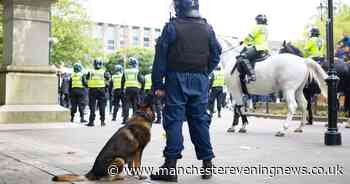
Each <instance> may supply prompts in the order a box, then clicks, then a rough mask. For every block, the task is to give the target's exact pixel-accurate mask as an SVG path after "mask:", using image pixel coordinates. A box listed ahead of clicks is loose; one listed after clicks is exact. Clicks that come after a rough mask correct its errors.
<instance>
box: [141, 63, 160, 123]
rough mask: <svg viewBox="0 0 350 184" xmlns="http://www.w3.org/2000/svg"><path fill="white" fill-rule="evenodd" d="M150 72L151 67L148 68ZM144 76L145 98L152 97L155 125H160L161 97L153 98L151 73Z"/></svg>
mask: <svg viewBox="0 0 350 184" xmlns="http://www.w3.org/2000/svg"><path fill="white" fill-rule="evenodd" d="M150 71H151V72H152V66H151V67H150ZM151 72H150V73H149V74H147V75H145V96H147V95H152V96H153V107H154V109H155V111H156V115H157V119H156V121H155V123H157V124H160V123H161V120H162V113H161V111H162V102H161V100H162V99H161V97H158V96H154V95H153V91H152V73H151Z"/></svg>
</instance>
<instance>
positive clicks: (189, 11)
mask: <svg viewBox="0 0 350 184" xmlns="http://www.w3.org/2000/svg"><path fill="white" fill-rule="evenodd" d="M198 1H199V0H174V7H175V12H176V16H177V17H200V14H199V2H198Z"/></svg>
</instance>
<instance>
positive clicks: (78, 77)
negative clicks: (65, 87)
mask: <svg viewBox="0 0 350 184" xmlns="http://www.w3.org/2000/svg"><path fill="white" fill-rule="evenodd" d="M82 78H83V74H82V73H81V72H79V73H76V72H73V74H72V88H84V86H83V81H82Z"/></svg>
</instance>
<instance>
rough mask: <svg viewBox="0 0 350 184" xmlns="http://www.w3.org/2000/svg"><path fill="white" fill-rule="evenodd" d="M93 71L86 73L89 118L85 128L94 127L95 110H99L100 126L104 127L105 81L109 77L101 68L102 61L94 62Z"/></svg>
mask: <svg viewBox="0 0 350 184" xmlns="http://www.w3.org/2000/svg"><path fill="white" fill-rule="evenodd" d="M93 65H94V70H93V71H91V72H89V73H88V76H87V79H88V87H89V108H90V117H89V123H88V124H87V126H94V121H95V117H96V114H95V108H96V105H97V106H98V108H99V112H100V120H101V125H102V126H105V125H106V124H105V111H106V104H107V94H106V93H107V90H108V89H107V88H106V83H105V80H109V78H110V76H109V74H108V73H107V72H105V70H104V69H103V68H102V65H103V64H102V61H100V60H94V64H93Z"/></svg>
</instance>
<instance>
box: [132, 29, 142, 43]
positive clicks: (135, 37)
mask: <svg viewBox="0 0 350 184" xmlns="http://www.w3.org/2000/svg"><path fill="white" fill-rule="evenodd" d="M140 36H141V30H140V27H137V26H133V27H132V45H133V46H134V47H139V46H140Z"/></svg>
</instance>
